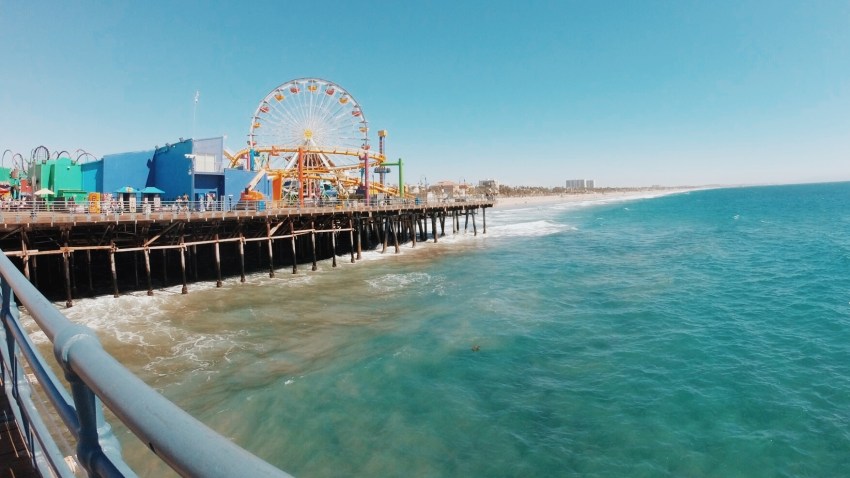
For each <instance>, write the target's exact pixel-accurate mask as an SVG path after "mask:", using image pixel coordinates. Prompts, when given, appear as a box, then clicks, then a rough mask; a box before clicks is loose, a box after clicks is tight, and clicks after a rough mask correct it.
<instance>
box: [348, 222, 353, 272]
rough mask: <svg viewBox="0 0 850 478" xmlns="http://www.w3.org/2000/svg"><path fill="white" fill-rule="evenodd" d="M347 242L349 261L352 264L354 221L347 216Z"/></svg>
mask: <svg viewBox="0 0 850 478" xmlns="http://www.w3.org/2000/svg"><path fill="white" fill-rule="evenodd" d="M348 243H349V245H350V248H349V250H350V251H351V263H352V264H354V221H353V220H352V219H351V218H350V217H349V218H348Z"/></svg>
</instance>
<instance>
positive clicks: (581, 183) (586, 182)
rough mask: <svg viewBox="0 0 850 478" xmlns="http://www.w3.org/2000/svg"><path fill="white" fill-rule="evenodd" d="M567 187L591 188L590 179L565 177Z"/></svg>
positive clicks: (591, 181)
mask: <svg viewBox="0 0 850 478" xmlns="http://www.w3.org/2000/svg"><path fill="white" fill-rule="evenodd" d="M565 187H566V188H567V189H593V180H592V179H567V180H566V183H565Z"/></svg>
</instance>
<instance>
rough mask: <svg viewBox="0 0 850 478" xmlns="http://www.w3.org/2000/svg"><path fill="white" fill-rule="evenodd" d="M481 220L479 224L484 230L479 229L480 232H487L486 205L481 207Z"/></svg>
mask: <svg viewBox="0 0 850 478" xmlns="http://www.w3.org/2000/svg"><path fill="white" fill-rule="evenodd" d="M481 222H482V224H481V225H482V226H483V228H484V230H483V231H481V232H482V234H487V208H486V207H482V208H481Z"/></svg>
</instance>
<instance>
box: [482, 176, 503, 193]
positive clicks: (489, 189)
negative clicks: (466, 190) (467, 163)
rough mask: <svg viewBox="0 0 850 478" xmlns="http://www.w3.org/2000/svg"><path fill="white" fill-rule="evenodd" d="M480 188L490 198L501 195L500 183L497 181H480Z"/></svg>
mask: <svg viewBox="0 0 850 478" xmlns="http://www.w3.org/2000/svg"><path fill="white" fill-rule="evenodd" d="M478 187H479V188H480V189H481V190H482V191H484V194H487V195H488V196H490V195H495V194H499V181H496V180H495V179H482V180H480V181H478Z"/></svg>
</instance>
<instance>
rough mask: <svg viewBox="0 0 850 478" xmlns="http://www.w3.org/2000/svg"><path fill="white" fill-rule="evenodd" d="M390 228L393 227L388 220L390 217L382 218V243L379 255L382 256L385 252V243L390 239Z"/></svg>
mask: <svg viewBox="0 0 850 478" xmlns="http://www.w3.org/2000/svg"><path fill="white" fill-rule="evenodd" d="M392 227H393V224H392V221H391V220H390V217H389V216H386V217H384V240H383V241H382V244H383V246H382V248H381V254H383V253H384V252H387V241H389V239H390V229H392ZM393 232H395V230H393Z"/></svg>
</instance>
